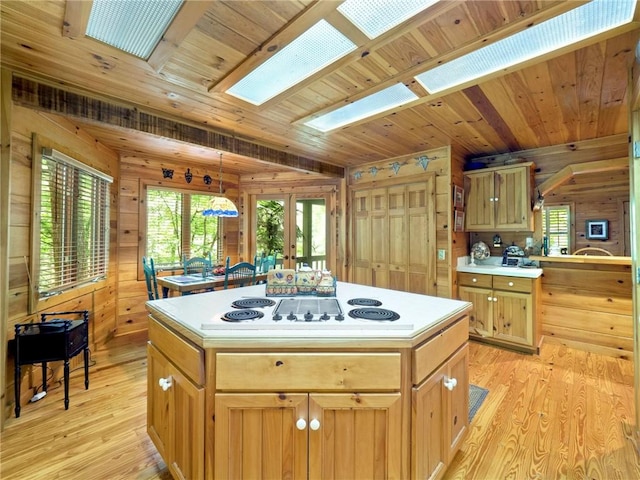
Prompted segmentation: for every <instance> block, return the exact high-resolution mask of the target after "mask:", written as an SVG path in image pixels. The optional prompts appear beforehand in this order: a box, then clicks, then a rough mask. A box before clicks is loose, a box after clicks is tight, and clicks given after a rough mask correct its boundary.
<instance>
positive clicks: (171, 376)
mask: <svg viewBox="0 0 640 480" xmlns="http://www.w3.org/2000/svg"><path fill="white" fill-rule="evenodd" d="M158 333H159V334H160V335H164V337H156V338H158V344H159V345H158V346H159V347H160V348H161V346H162V345H169V344H167V343H166V342H165V341H164V340H169V341H170V342H171V343H174V342H175V345H176V346H177V348H176V350H175V351H174V352H177V351H181V350H182V351H188V352H193V351H197V349H196V347H194V346H190V345H188V344H187V343H186V342H185V341H184V340H181V339H178V337H177V336H175V335H173V334H171V333H168V332H162V330H159V329H158V326H157V324H156V328H154V329H153V333H152V330H151V329H150V335H149V336H150V339H152V338H154V334H158ZM167 335H172V336H173V338H169V337H167ZM194 349H195V350H194ZM147 358H148V361H149V364H148V367H147V433H148V434H149V437H151V440H152V441H153V443H154V444H155V446H156V448H157V449H158V452H159V453H160V455H161V456H162V458H163V459H164V460H165V462H166V464H167V467H168V468H169V471H170V472H171V474H172V475H173V477H174V478H175V479H200V478H204V430H205V428H204V422H203V419H204V400H205V393H204V388H203V387H202V386H200V385H198V384H197V383H196V382H195V381H194V379H192V378H189V377H187V376H186V375H184V374H183V373H182V371H181V369H180V368H178V366H177V365H176V364H175V363H174V362H173V361H171V360H169V359H168V358H167V356H166V355H165V354H164V353H162V351H161V350H160V349H159V348H158V347H156V345H154V343H153V341H150V342H149V345H148V346H147ZM180 358H181V362H180V363H182V362H184V361H185V360H187V361H188V358H185V357H180ZM196 358H197V357H196Z"/></svg>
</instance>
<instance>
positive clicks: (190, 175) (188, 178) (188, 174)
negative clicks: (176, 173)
mask: <svg viewBox="0 0 640 480" xmlns="http://www.w3.org/2000/svg"><path fill="white" fill-rule="evenodd" d="M184 179H185V180H186V181H187V183H191V180H192V179H193V173H191V170H190V169H188V168H187V171H186V172H184Z"/></svg>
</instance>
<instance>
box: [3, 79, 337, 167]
mask: <svg viewBox="0 0 640 480" xmlns="http://www.w3.org/2000/svg"><path fill="white" fill-rule="evenodd" d="M12 98H13V102H14V103H15V104H17V105H22V106H26V107H29V108H33V109H37V110H40V111H45V112H48V113H55V114H58V115H64V116H66V117H71V118H77V119H82V120H83V121H86V122H88V123H92V124H96V125H103V126H112V127H117V128H124V129H131V130H135V131H138V132H144V133H147V134H151V135H155V136H158V137H164V138H169V139H173V140H178V141H181V142H187V143H191V144H194V145H201V146H204V147H208V148H213V149H216V150H220V151H223V152H229V153H233V154H236V155H242V156H244V157H248V158H255V159H257V160H262V161H266V162H270V163H272V164H276V165H279V166H282V167H283V168H286V169H290V170H296V171H300V172H305V173H316V174H321V175H325V176H328V177H334V178H343V177H344V168H343V167H339V166H336V165H331V164H328V163H323V162H319V161H317V160H313V159H310V158H306V157H303V156H300V155H294V154H291V153H289V152H284V151H282V150H277V149H275V148H272V147H269V146H266V145H261V144H258V143H253V142H249V141H248V140H245V139H242V138H238V137H236V136H234V135H232V134H227V133H222V132H216V131H213V130H209V129H205V128H202V127H199V126H195V125H191V124H187V123H184V122H182V121H180V120H176V119H171V118H167V117H161V116H158V115H155V114H154V113H150V112H147V111H144V110H141V109H140V108H138V107H137V106H133V105H123V104H122V103H115V102H111V101H109V100H105V99H98V98H93V97H90V96H87V95H85V94H81V93H75V92H71V91H67V90H63V89H61V88H58V87H54V86H52V85H48V84H44V83H40V82H38V81H37V80H34V79H28V78H24V77H20V76H18V75H14V77H13V85H12Z"/></svg>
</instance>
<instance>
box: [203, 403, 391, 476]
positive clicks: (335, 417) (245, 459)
mask: <svg viewBox="0 0 640 480" xmlns="http://www.w3.org/2000/svg"><path fill="white" fill-rule="evenodd" d="M400 399H401V396H400V394H399V393H391V394H346V393H342V394H341V393H338V394H330V393H326V394H325V393H310V394H296V393H291V394H289V393H257V394H254V393H232V394H224V393H221V394H216V400H215V404H216V428H215V458H216V462H215V478H217V479H238V478H247V479H248V478H268V479H306V478H317V479H323V478H401V477H402V476H401V472H400V465H401V450H400V445H401V444H402V437H401V432H400V425H401V420H402V413H401V412H402V406H401V401H400Z"/></svg>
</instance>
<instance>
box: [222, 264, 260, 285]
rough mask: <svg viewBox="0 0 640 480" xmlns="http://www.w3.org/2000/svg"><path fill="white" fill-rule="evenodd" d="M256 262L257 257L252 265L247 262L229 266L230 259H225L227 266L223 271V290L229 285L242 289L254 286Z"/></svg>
mask: <svg viewBox="0 0 640 480" xmlns="http://www.w3.org/2000/svg"><path fill="white" fill-rule="evenodd" d="M257 262H258V257H255V258H254V262H253V264H251V263H249V262H239V263H236V264H235V265H229V263H230V259H229V257H227V265H226V268H225V269H224V289H225V290H226V289H227V288H229V285H233V286H236V287H244V286H248V285H253V284H255V283H256V270H257ZM230 282H231V283H230Z"/></svg>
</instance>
